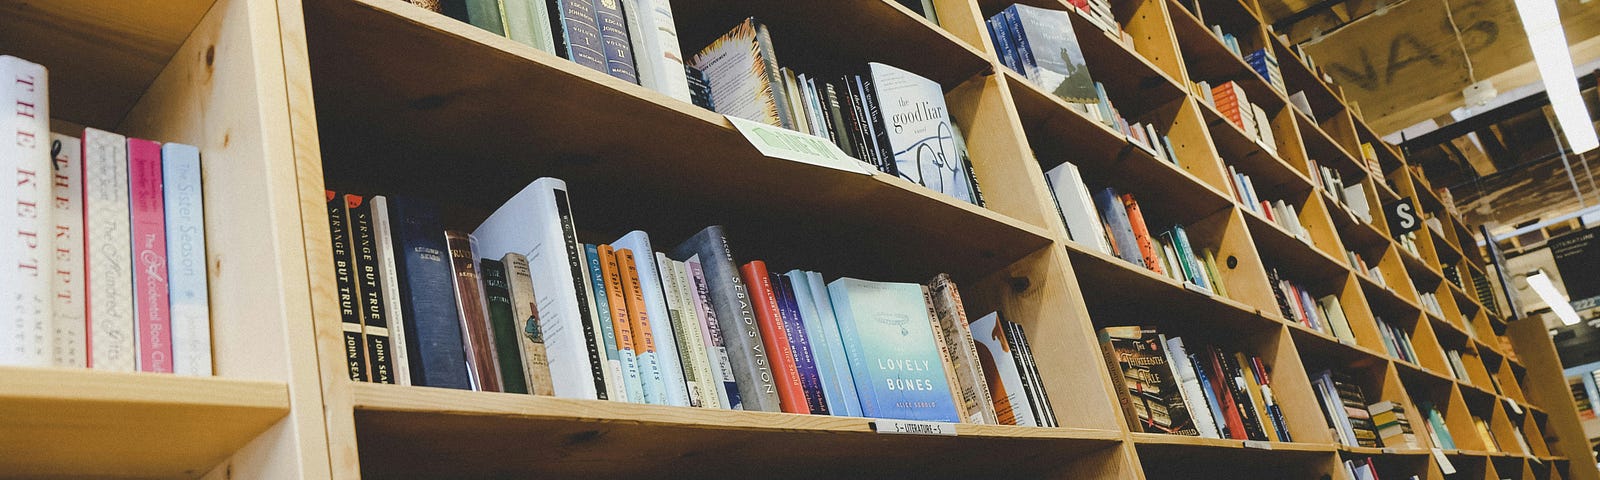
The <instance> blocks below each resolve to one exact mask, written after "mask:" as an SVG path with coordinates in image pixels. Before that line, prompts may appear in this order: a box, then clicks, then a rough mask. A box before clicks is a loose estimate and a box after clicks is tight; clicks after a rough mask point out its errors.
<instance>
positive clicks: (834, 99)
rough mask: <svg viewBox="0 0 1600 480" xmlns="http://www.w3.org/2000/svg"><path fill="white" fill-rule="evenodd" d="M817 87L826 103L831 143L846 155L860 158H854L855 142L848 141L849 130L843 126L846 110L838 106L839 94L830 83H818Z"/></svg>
mask: <svg viewBox="0 0 1600 480" xmlns="http://www.w3.org/2000/svg"><path fill="white" fill-rule="evenodd" d="M819 86H821V87H822V92H823V96H824V97H826V101H827V102H828V108H826V109H824V110H826V111H827V114H828V134H829V135H832V136H833V143H834V144H835V145H838V146H839V149H840V150H844V153H845V154H846V155H849V156H852V157H856V158H860V157H858V156H856V145H855V142H853V141H851V140H850V129H849V127H846V126H845V114H846V112H847V109H843V108H840V106H839V92H838V90H837V88H835V87H834V85H833V84H832V83H828V82H821V83H819Z"/></svg>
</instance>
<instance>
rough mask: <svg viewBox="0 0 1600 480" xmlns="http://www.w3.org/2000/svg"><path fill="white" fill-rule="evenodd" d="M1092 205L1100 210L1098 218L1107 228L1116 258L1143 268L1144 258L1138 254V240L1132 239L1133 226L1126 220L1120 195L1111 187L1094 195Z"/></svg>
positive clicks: (1126, 216)
mask: <svg viewBox="0 0 1600 480" xmlns="http://www.w3.org/2000/svg"><path fill="white" fill-rule="evenodd" d="M1094 204H1095V207H1096V208H1097V209H1099V210H1100V218H1101V219H1102V220H1104V221H1105V223H1106V226H1107V227H1109V228H1107V229H1106V231H1107V232H1106V233H1107V235H1109V236H1110V237H1111V240H1112V242H1111V246H1112V247H1114V248H1113V249H1112V251H1113V252H1115V253H1116V255H1117V257H1119V258H1122V259H1123V260H1127V261H1128V262H1130V263H1133V264H1134V265H1138V266H1140V267H1144V266H1145V265H1144V256H1143V254H1141V253H1140V250H1139V242H1138V240H1136V239H1135V238H1134V232H1133V225H1132V223H1130V220H1129V218H1128V210H1127V208H1126V207H1124V206H1123V205H1122V200H1121V195H1117V192H1116V190H1113V189H1112V188H1111V187H1106V188H1104V189H1101V190H1100V191H1098V192H1096V193H1095V195H1094Z"/></svg>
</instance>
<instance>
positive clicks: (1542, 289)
mask: <svg viewBox="0 0 1600 480" xmlns="http://www.w3.org/2000/svg"><path fill="white" fill-rule="evenodd" d="M1528 286H1530V287H1533V293H1537V294H1539V298H1540V299H1541V300H1544V303H1545V305H1549V306H1550V311H1552V312H1555V313H1556V316H1557V317H1560V318H1561V323H1562V324H1563V325H1577V324H1578V322H1579V318H1578V312H1577V311H1575V310H1573V309H1572V304H1571V303H1569V302H1567V296H1566V295H1562V294H1561V292H1559V291H1556V286H1555V284H1553V283H1550V276H1549V275H1546V274H1545V273H1544V270H1535V271H1534V272H1533V273H1531V274H1528Z"/></svg>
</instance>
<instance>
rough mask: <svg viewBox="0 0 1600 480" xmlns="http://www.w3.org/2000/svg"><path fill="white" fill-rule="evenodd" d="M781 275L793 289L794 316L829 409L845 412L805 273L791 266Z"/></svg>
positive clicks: (790, 288) (835, 412) (789, 287)
mask: <svg viewBox="0 0 1600 480" xmlns="http://www.w3.org/2000/svg"><path fill="white" fill-rule="evenodd" d="M783 276H784V279H783V288H784V289H785V290H788V291H792V292H793V293H794V298H793V300H794V301H793V303H794V305H795V307H796V313H798V315H797V316H796V318H797V319H799V320H800V324H801V330H803V331H804V332H805V336H806V338H805V340H806V348H807V349H809V350H810V351H811V356H812V358H813V359H814V360H815V363H816V367H817V376H818V378H820V379H821V380H820V383H821V387H822V397H823V400H824V402H825V403H826V405H827V407H828V412H830V413H832V414H834V415H846V414H847V413H846V412H847V410H848V409H846V408H845V407H844V398H843V393H842V392H840V391H839V384H838V382H837V379H838V378H839V377H838V375H837V374H836V373H835V372H834V371H833V368H834V367H833V351H832V350H831V349H830V348H829V346H828V336H827V335H826V334H824V333H823V331H822V322H821V319H820V318H818V316H817V302H816V301H815V300H814V299H812V298H811V282H810V281H809V280H807V279H806V273H805V272H802V271H800V270H790V271H789V273H786V274H784V275H783Z"/></svg>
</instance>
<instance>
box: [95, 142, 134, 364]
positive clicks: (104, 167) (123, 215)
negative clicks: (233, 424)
mask: <svg viewBox="0 0 1600 480" xmlns="http://www.w3.org/2000/svg"><path fill="white" fill-rule="evenodd" d="M129 209H130V207H129V200H128V141H127V139H125V138H124V137H123V136H121V135H117V134H114V133H109V132H104V131H100V130H95V129H92V128H91V129H86V130H84V132H83V212H84V216H83V218H84V221H83V224H84V239H85V240H84V241H85V245H86V246H85V248H84V250H83V251H84V264H85V266H86V268H85V270H86V272H87V273H86V274H85V280H86V283H87V285H88V295H87V298H88V304H89V319H88V322H87V323H86V325H87V328H88V330H89V332H88V334H87V336H88V342H89V367H90V368H95V369H104V370H118V371H133V370H134V368H135V367H136V365H137V364H136V362H135V355H136V354H137V351H136V350H135V346H134V342H135V339H134V336H133V247H132V245H133V238H132V228H133V226H132V224H131V221H130V217H129V215H130V211H129Z"/></svg>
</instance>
